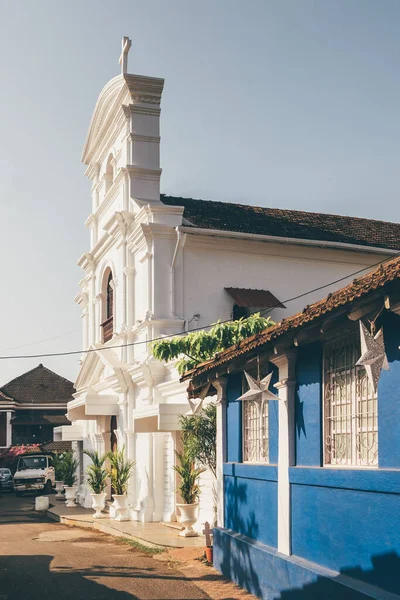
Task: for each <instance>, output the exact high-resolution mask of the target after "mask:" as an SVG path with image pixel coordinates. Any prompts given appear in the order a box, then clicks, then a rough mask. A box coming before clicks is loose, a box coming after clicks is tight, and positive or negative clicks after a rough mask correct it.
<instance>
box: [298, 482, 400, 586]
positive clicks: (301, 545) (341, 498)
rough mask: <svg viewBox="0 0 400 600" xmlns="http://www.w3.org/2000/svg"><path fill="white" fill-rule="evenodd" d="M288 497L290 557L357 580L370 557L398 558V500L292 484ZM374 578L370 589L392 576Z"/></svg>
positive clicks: (367, 567)
mask: <svg viewBox="0 0 400 600" xmlns="http://www.w3.org/2000/svg"><path fill="white" fill-rule="evenodd" d="M291 496H292V552H293V554H296V555H297V556H300V557H302V558H305V559H306V560H309V561H312V562H316V563H318V564H320V565H323V566H325V567H328V568H330V569H333V570H335V571H339V570H343V569H344V568H345V569H347V570H349V569H354V570H355V571H354V576H355V577H357V573H358V572H359V576H360V578H362V571H365V570H367V571H370V570H371V569H372V567H373V565H372V556H383V555H388V554H390V553H392V554H393V555H394V554H399V555H400V495H399V494H392V493H374V492H366V491H360V490H351V489H338V488H329V487H316V486H313V485H311V486H309V485H297V484H291ZM390 564H391V563H390V561H389V562H388V565H390ZM399 564H400V561H399ZM391 566H393V565H391ZM369 577H370V575H369ZM377 577H379V578H381V579H382V580H379V581H370V583H374V584H375V585H381V586H383V587H384V585H385V582H384V579H385V578H389V579H390V578H393V573H392V574H391V573H390V572H387V573H386V572H385V571H384V569H382V568H381V569H380V572H379V576H378V575H377ZM396 577H397V578H398V573H396ZM398 582H399V583H400V578H398Z"/></svg>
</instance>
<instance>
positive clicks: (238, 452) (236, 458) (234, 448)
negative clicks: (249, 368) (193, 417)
mask: <svg viewBox="0 0 400 600" xmlns="http://www.w3.org/2000/svg"><path fill="white" fill-rule="evenodd" d="M226 395H227V406H226V453H227V461H228V462H241V461H242V403H241V402H236V399H237V398H239V396H241V395H242V374H241V373H235V374H233V375H229V377H228V385H227V388H226Z"/></svg>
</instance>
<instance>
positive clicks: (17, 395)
mask: <svg viewBox="0 0 400 600" xmlns="http://www.w3.org/2000/svg"><path fill="white" fill-rule="evenodd" d="M74 392H75V389H74V384H73V383H72V381H68V379H65V378H64V377H61V375H57V373H54V371H50V369H47V368H46V367H44V366H43V365H42V364H40V365H38V366H37V367H35V368H34V369H32V370H31V371H28V372H27V373H24V374H23V375H20V376H19V377H16V379H13V380H12V381H9V382H8V383H6V385H3V386H2V387H1V388H0V394H1V396H2V397H3V396H6V397H8V398H12V399H13V400H15V401H16V402H20V403H27V404H55V403H57V404H58V403H60V404H66V403H67V402H69V401H70V400H73V398H72V394H73V393H74ZM0 401H1V398H0Z"/></svg>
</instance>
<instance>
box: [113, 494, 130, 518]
mask: <svg viewBox="0 0 400 600" xmlns="http://www.w3.org/2000/svg"><path fill="white" fill-rule="evenodd" d="M113 500H114V504H113V508H114V515H115V517H114V518H115V520H116V521H129V520H130V519H129V508H128V496H127V495H126V494H114V495H113Z"/></svg>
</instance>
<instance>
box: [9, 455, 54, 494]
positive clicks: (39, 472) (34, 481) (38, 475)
mask: <svg viewBox="0 0 400 600" xmlns="http://www.w3.org/2000/svg"><path fill="white" fill-rule="evenodd" d="M55 486H56V477H55V473H54V467H53V459H52V455H51V454H46V453H45V454H42V453H32V454H25V455H24V456H21V457H20V458H19V459H18V465H17V470H16V471H15V473H14V490H15V493H16V495H17V496H21V494H22V493H23V492H28V491H33V490H40V491H44V493H45V494H50V493H51V491H52V489H53V488H55Z"/></svg>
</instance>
